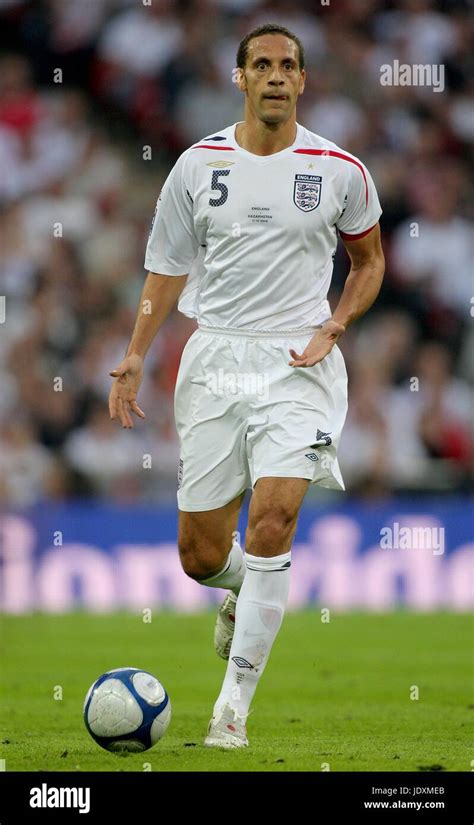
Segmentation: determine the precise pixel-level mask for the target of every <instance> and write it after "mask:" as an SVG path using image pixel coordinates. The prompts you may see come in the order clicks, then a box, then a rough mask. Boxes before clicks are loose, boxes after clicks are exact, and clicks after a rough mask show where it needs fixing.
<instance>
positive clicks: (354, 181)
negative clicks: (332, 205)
mask: <svg viewBox="0 0 474 825" xmlns="http://www.w3.org/2000/svg"><path fill="white" fill-rule="evenodd" d="M348 166H349V181H348V188H347V193H346V198H345V205H344V210H343V212H342V214H341V216H340V218H339V219H338V221H337V222H336V226H337V228H338V230H339V234H340V236H341V238H342V239H343V240H347V241H351V240H352V241H356V240H358V239H359V238H363V237H364V235H367V234H368V232H370V230H371V229H372V228H373V227H374V226H375V224H376V223H377V221H378V219H379V218H380V215H381V214H382V207H381V206H380V202H379V198H378V195H377V190H376V188H375V184H374V182H373V180H372V177H371V175H370V172H369V170H368V169H367V168H366V167H365V166H364V164H363V163H361V162H360V161H359V160H357V159H356V158H354V159H353V160H351V161H349V162H348Z"/></svg>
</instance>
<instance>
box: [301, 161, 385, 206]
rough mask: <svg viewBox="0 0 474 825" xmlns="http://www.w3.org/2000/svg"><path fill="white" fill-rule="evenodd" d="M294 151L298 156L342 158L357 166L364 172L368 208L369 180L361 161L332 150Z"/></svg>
mask: <svg viewBox="0 0 474 825" xmlns="http://www.w3.org/2000/svg"><path fill="white" fill-rule="evenodd" d="M293 151H294V152H295V154H297V155H324V156H326V157H327V156H329V157H331V158H340V159H341V160H347V161H348V162H349V163H353V164H354V166H357V168H358V169H360V171H361V172H362V177H363V178H364V183H365V205H366V206H367V204H368V202H369V187H368V186H367V178H366V176H365V172H364V167H363V166H362V164H361V163H359V161H357V160H355V159H354V158H350V157H348V155H343V154H342V152H333V151H332V150H331V149H294V150H293Z"/></svg>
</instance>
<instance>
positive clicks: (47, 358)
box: [0, 0, 474, 507]
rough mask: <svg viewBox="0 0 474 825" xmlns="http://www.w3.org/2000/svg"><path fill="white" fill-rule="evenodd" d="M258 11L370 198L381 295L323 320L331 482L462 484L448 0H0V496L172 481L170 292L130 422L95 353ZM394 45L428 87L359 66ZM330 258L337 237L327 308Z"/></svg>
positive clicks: (460, 306) (309, 112) (100, 354)
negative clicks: (330, 379)
mask: <svg viewBox="0 0 474 825" xmlns="http://www.w3.org/2000/svg"><path fill="white" fill-rule="evenodd" d="M267 21H271V22H280V23H283V24H284V25H286V26H288V28H290V29H291V30H292V31H294V32H295V33H296V34H297V35H298V36H300V38H301V39H302V41H303V44H304V46H305V50H306V62H307V74H308V78H307V85H306V90H305V93H304V95H303V97H302V98H301V99H300V104H299V108H298V114H297V119H298V121H299V122H300V123H302V124H303V125H305V126H307V127H308V128H309V129H310V130H312V131H314V132H317V133H318V134H321V135H323V136H324V137H326V138H329V139H330V140H333V141H335V142H336V143H338V144H339V145H340V146H342V147H343V148H344V149H346V150H348V151H350V152H352V153H353V154H355V155H357V156H359V157H360V158H361V159H362V160H363V161H364V163H366V165H367V166H368V168H369V169H370V171H371V173H372V175H373V177H374V180H375V183H376V185H377V189H378V192H379V197H380V201H381V204H382V207H383V210H384V212H383V216H382V219H381V225H382V230H383V238H384V249H385V254H386V262H387V270H386V276H385V282H384V286H383V289H382V292H381V295H380V297H379V299H378V301H377V303H376V305H375V306H374V307H373V308H372V310H370V312H369V313H368V314H367V315H366V316H365V317H364V318H363V319H361V320H360V321H358V322H357V323H355V324H354V325H353V326H351V327H350V328H349V329H348V331H347V332H346V334H345V335H344V336H342V338H341V339H340V347H341V349H342V351H343V353H344V356H345V359H346V364H347V368H348V373H349V381H350V390H349V413H348V418H347V422H346V426H345V430H344V435H343V439H342V442H341V447H340V464H341V468H342V472H343V475H344V478H345V482H346V487H347V489H348V490H349V491H350V492H353V493H356V494H359V495H364V496H388V495H390V494H391V493H392V492H407V493H410V494H414V493H416V494H418V493H419V494H422V493H425V492H435V493H446V492H449V491H457V492H465V491H467V490H468V488H469V481H470V479H472V466H473V435H472V421H471V413H470V410H471V409H472V395H471V390H470V387H471V385H472V380H473V377H474V376H473V361H472V357H471V358H470V357H469V356H470V355H471V356H472V348H473V344H474V341H473V332H472V315H473V314H474V305H473V303H472V300H473V299H472V296H473V295H474V291H473V286H472V280H471V279H472V275H471V273H472V260H473V242H472V224H471V221H472V207H470V206H469V196H470V194H471V192H470V191H469V187H468V181H469V165H468V164H469V151H470V149H471V148H472V141H473V138H474V118H473V111H474V108H473V91H474V85H473V77H474V73H473V55H472V51H471V50H470V42H471V37H472V31H473V19H472V15H471V14H470V12H469V10H468V4H467V3H465V2H462V0H459V2H457V0H450V2H441V1H440V2H435V0H399V2H389V1H387V2H385V1H384V0H340V2H338V0H332V1H331V2H330V3H329V4H323V3H320V2H319V0H313V2H308V0H305V2H300V0H272V2H265V1H264V0H194V1H193V0H188V1H187V2H184V0H183V2H172V0H152V2H151V4H148V2H142V0H81V2H80V3H77V2H76V0H43V2H31V0H0V296H5V304H4V308H5V317H4V319H3V318H2V319H0V320H2V323H1V324H0V341H1V346H0V384H1V387H2V392H1V394H0V501H1V502H4V503H7V504H9V505H12V506H19V507H22V506H28V505H30V504H35V503H38V502H41V500H42V499H44V498H53V499H57V500H62V499H64V498H68V497H72V496H76V497H81V496H94V497H113V498H116V499H120V500H121V501H125V500H132V499H137V498H140V499H141V500H150V501H153V500H160V501H164V500H174V498H175V489H176V470H177V463H178V447H177V440H176V433H175V428H174V418H173V389H174V382H175V377H176V372H177V369H178V365H179V360H180V354H181V351H182V348H183V346H184V344H185V342H186V340H187V338H188V337H189V335H190V333H191V332H192V331H193V329H194V328H195V324H194V322H193V321H191V320H190V319H188V318H186V317H184V316H183V315H181V314H180V313H178V312H177V311H176V312H174V313H173V315H172V316H171V317H170V318H169V320H168V321H167V323H166V326H165V327H164V329H163V330H162V331H161V332H160V333H159V335H158V337H157V339H156V341H155V343H154V345H153V347H152V349H151V350H150V353H149V355H148V359H147V363H146V375H145V378H144V383H143V385H142V389H141V392H140V395H139V403H140V406H141V407H142V409H144V410H145V413H146V414H147V420H146V422H141V421H138V420H137V423H136V426H135V428H134V429H133V430H132V431H126V430H123V429H122V428H121V427H120V426H119V425H118V424H117V423H114V422H112V421H111V420H110V418H109V413H108V407H107V396H108V392H109V387H110V381H111V379H110V377H109V370H110V369H112V368H114V367H115V366H117V364H118V363H119V362H120V360H121V359H122V357H123V355H124V352H125V349H126V346H127V343H128V340H129V337H130V334H131V330H132V328H133V324H134V319H135V312H136V307H137V303H138V299H139V295H140V291H141V287H142V284H143V280H144V276H145V272H144V269H143V259H144V251H145V245H146V240H147V235H148V230H149V225H150V221H151V217H152V215H153V211H154V207H155V202H156V198H157V195H158V193H159V191H160V188H161V185H162V183H163V180H164V179H165V177H166V175H167V173H168V172H169V170H170V168H171V166H172V164H173V163H174V161H175V160H176V158H177V156H178V155H179V153H180V152H182V151H183V150H184V149H186V148H187V147H188V146H189V145H190V143H192V142H194V141H196V140H198V139H200V138H202V137H204V136H205V135H207V134H211V133H212V132H213V131H214V130H218V129H219V128H222V127H224V126H227V125H229V124H231V123H233V122H235V121H238V120H241V119H242V111H243V100H242V97H241V95H240V93H239V92H238V91H237V89H236V87H235V84H234V83H233V82H232V78H233V74H232V70H233V68H234V66H235V55H236V51H237V45H238V42H239V40H240V39H241V38H242V37H243V35H244V34H245V33H246V32H247V31H248V30H250V29H251V28H253V27H254V26H256V25H258V24H260V23H262V22H267ZM394 60H399V61H400V63H403V62H405V63H408V64H413V63H417V64H420V63H421V64H430V65H433V64H436V65H442V66H443V67H444V71H445V88H444V90H443V91H434V90H433V89H432V88H429V87H427V86H414V85H412V86H401V85H392V86H388V85H383V84H382V83H381V82H380V77H381V66H382V65H384V64H391V63H393V61H394ZM471 203H472V200H471ZM470 209H471V211H470ZM347 271H348V258H347V256H346V253H345V251H344V249H343V247H341V248H340V249H338V253H337V255H336V260H335V271H334V278H333V285H332V289H331V294H330V301H331V305H332V306H333V307H334V306H335V303H336V302H337V298H338V295H339V293H340V291H341V289H342V287H343V283H344V278H345V276H346V274H347ZM315 494H316V495H319V496H321V492H320V491H319V492H316V491H315V490H314V489H313V490H312V491H311V495H315ZM324 495H325V496H328V495H330V494H329V493H327V492H325V493H324Z"/></svg>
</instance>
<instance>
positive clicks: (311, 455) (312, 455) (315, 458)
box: [305, 453, 319, 461]
mask: <svg viewBox="0 0 474 825" xmlns="http://www.w3.org/2000/svg"><path fill="white" fill-rule="evenodd" d="M305 456H306V458H309V460H310V461H319V456H317V455H316V453H305Z"/></svg>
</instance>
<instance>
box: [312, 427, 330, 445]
mask: <svg viewBox="0 0 474 825" xmlns="http://www.w3.org/2000/svg"><path fill="white" fill-rule="evenodd" d="M330 432H331V431H329V433H323V431H322V430H317V431H316V441H315V442H314V444H310V445H309V446H310V447H311V449H312V450H314V449H316V447H323V446H324V447H329V445H330V444H332V438H331V436H330Z"/></svg>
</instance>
